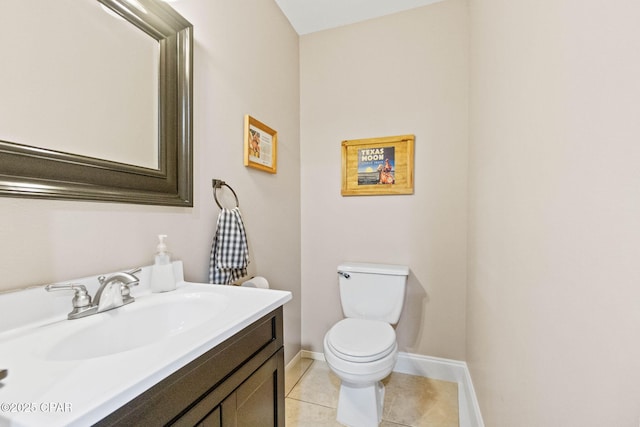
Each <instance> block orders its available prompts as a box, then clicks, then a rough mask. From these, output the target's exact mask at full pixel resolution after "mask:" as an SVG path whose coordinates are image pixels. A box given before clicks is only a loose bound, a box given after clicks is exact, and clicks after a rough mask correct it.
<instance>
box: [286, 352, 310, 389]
mask: <svg viewBox="0 0 640 427" xmlns="http://www.w3.org/2000/svg"><path fill="white" fill-rule="evenodd" d="M314 363H315V360H312V361H311V363H309V366H307V369H305V370H304V372H303V373H302V375H300V377H298V380H297V381H296V382H295V383H294V384H293V385H292V386H291V390H289V393H287V395H286V396H285V397H289V395H290V394H291V392H292V391H293V389H294V388H296V386H297V385H298V384H300V381H302V378H304V376H305V375H306V374H307V372H308V371H309V368H311V365H313V364H314Z"/></svg>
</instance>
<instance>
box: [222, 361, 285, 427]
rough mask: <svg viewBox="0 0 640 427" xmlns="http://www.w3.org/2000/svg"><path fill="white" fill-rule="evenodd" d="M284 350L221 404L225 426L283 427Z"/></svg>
mask: <svg viewBox="0 0 640 427" xmlns="http://www.w3.org/2000/svg"><path fill="white" fill-rule="evenodd" d="M283 355H284V349H280V350H279V351H278V352H277V353H276V354H274V355H273V357H271V358H270V359H269V360H267V361H266V362H265V363H264V364H263V365H262V366H261V367H260V368H259V369H258V370H257V371H255V372H254V373H253V374H252V375H251V376H250V377H249V378H247V380H246V381H245V382H244V383H242V385H240V387H238V388H237V389H236V390H235V391H234V392H233V393H232V394H231V395H230V396H229V397H227V398H226V399H225V400H224V401H223V402H222V404H221V405H220V409H221V414H220V415H221V417H220V419H221V422H222V426H223V427H255V426H264V427H268V426H273V427H284V415H285V414H284V366H279V365H281V364H282V365H284V358H283Z"/></svg>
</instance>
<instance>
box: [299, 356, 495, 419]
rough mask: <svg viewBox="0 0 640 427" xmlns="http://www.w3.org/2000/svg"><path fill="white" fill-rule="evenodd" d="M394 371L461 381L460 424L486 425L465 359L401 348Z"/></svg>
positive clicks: (459, 394)
mask: <svg viewBox="0 0 640 427" xmlns="http://www.w3.org/2000/svg"><path fill="white" fill-rule="evenodd" d="M298 354H299V355H300V357H301V358H306V359H314V360H321V361H324V360H325V358H324V354H323V353H318V352H314V351H308V350H302V351H301V352H300V353H298ZM296 357H297V355H296ZM393 371H394V372H400V373H402V374H409V375H417V376H421V377H427V378H433V379H435V380H442V381H451V382H455V383H458V411H459V420H460V427H484V422H483V421H482V415H481V414H480V407H479V406H478V400H477V399H476V393H475V391H474V389H473V383H472V382H471V375H470V374H469V368H468V367H467V364H466V363H465V362H462V361H458V360H450V359H442V358H439V357H431V356H422V355H419V354H412V353H404V352H400V353H398V361H397V362H396V366H395V367H394V369H393Z"/></svg>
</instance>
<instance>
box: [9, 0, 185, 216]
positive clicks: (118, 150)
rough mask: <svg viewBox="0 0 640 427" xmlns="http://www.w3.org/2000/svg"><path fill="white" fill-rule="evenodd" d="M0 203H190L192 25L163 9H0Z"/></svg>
mask: <svg viewBox="0 0 640 427" xmlns="http://www.w3.org/2000/svg"><path fill="white" fill-rule="evenodd" d="M0 35H1V36H2V40H5V42H4V46H5V47H4V48H3V50H2V63H3V66H2V67H0V195H5V196H21V197H22V196H24V197H46V198H65V199H88V200H104V201H122V202H131V203H145V204H163V205H186V206H192V200H191V199H192V176H191V174H192V160H191V149H192V148H191V144H192V142H191V126H192V125H191V108H192V81H191V80H192V70H191V64H192V26H191V24H190V23H189V22H187V21H186V20H185V19H184V18H182V17H181V16H180V15H179V14H177V12H175V11H174V10H173V9H172V8H171V7H170V6H168V5H167V4H165V3H163V2H161V1H159V0H56V1H51V0H2V1H1V2H0Z"/></svg>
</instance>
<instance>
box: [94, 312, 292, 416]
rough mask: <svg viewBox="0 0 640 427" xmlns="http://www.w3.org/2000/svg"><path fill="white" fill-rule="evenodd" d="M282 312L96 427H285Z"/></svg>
mask: <svg viewBox="0 0 640 427" xmlns="http://www.w3.org/2000/svg"><path fill="white" fill-rule="evenodd" d="M284 416H285V414H284V347H283V338H282V307H279V308H277V309H276V310H274V311H272V312H271V313H269V314H267V315H266V316H264V317H262V318H261V319H259V320H257V321H256V322H254V323H252V324H251V325H249V326H247V327H246V328H244V329H243V330H241V331H240V332H238V333H237V334H236V335H234V336H233V337H231V338H229V339H227V340H226V341H224V342H223V343H221V344H219V345H218V346H216V347H214V348H212V349H211V350H209V351H208V352H206V353H205V354H203V355H202V356H200V357H199V358H198V359H196V360H194V361H193V362H191V363H189V364H188V365H187V366H185V367H183V368H181V369H180V370H178V371H176V372H175V373H173V374H172V375H170V376H169V377H167V378H165V379H164V380H162V381H161V382H159V383H158V384H156V385H155V386H153V387H151V388H150V389H149V390H147V391H146V392H144V393H143V394H141V395H140V396H138V397H136V398H135V399H133V400H132V401H130V402H129V403H127V404H126V405H125V406H123V407H122V408H120V409H118V410H117V411H115V412H114V413H112V414H111V415H109V416H107V417H106V418H104V419H103V420H101V421H100V422H98V423H97V424H96V426H161V425H171V426H198V427H213V426H216V427H217V426H220V427H231V426H233V427H245V426H246V427H255V426H265V427H267V426H278V427H284Z"/></svg>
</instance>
